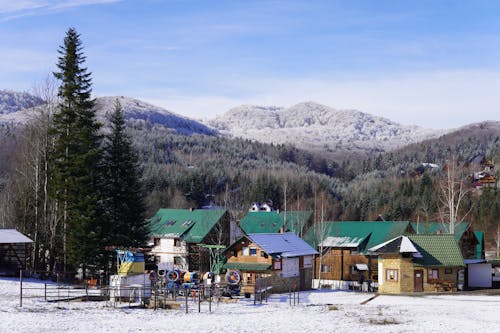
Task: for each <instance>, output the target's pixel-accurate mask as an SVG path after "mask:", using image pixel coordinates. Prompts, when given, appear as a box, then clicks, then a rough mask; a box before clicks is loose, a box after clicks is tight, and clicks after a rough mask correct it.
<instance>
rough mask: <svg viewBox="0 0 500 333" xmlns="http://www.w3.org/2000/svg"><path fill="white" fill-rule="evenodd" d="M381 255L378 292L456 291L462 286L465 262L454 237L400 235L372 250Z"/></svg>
mask: <svg viewBox="0 0 500 333" xmlns="http://www.w3.org/2000/svg"><path fill="white" fill-rule="evenodd" d="M369 251H370V252H373V253H377V254H378V291H379V292H380V293H411V292H438V291H454V290H456V289H457V286H458V285H459V284H460V283H463V269H464V266H465V265H464V259H463V257H462V254H461V251H460V248H459V247H458V244H457V241H456V240H455V237H454V236H453V235H450V234H441V235H408V236H399V237H396V238H395V239H392V240H389V241H387V242H385V243H382V244H379V245H377V246H374V247H372V248H370V249H369Z"/></svg>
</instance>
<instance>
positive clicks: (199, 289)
mask: <svg viewBox="0 0 500 333" xmlns="http://www.w3.org/2000/svg"><path fill="white" fill-rule="evenodd" d="M202 288H203V286H201V287H200V288H198V313H200V312H201V292H200V291H201V290H202ZM203 291H204V290H203Z"/></svg>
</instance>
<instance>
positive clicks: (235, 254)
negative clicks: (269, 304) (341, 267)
mask: <svg viewBox="0 0 500 333" xmlns="http://www.w3.org/2000/svg"><path fill="white" fill-rule="evenodd" d="M317 253H318V252H317V251H316V250H314V249H313V248H312V247H311V246H309V245H308V244H307V243H306V242H304V241H303V240H302V239H300V238H299V237H298V236H297V235H295V234H294V233H293V232H287V233H260V234H249V235H247V236H243V237H241V238H240V239H239V240H237V241H236V242H234V243H233V244H231V246H229V247H228V248H227V249H226V250H225V251H224V254H225V256H226V258H227V262H226V264H225V265H224V268H226V269H228V270H231V269H237V270H239V271H240V272H241V273H242V278H243V286H242V290H243V291H244V292H246V293H253V292H254V286H255V284H256V283H257V282H258V279H261V278H268V279H270V280H271V284H272V285H273V291H274V292H280V291H287V290H288V288H289V287H290V286H292V285H296V286H298V287H299V288H300V290H307V289H310V288H311V282H312V273H313V271H312V269H313V259H314V256H315V255H316V254H317Z"/></svg>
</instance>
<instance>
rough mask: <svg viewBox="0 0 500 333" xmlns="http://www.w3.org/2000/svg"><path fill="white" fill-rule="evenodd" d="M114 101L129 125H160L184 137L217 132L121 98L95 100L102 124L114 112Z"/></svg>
mask: <svg viewBox="0 0 500 333" xmlns="http://www.w3.org/2000/svg"><path fill="white" fill-rule="evenodd" d="M116 100H118V101H119V102H120V104H121V106H122V109H123V113H124V115H125V119H126V120H127V122H128V123H129V124H138V123H148V124H151V125H160V126H164V127H168V128H170V129H173V130H175V131H176V132H177V133H179V134H185V135H191V134H206V135H214V134H216V133H217V131H215V130H213V129H211V128H209V127H208V126H206V125H204V124H202V123H200V122H198V121H196V120H193V119H190V118H187V117H184V116H181V115H178V114H175V113H173V112H171V111H168V110H165V109H163V108H161V107H159V106H155V105H152V104H149V103H146V102H143V101H141V100H138V99H134V98H130V97H123V96H106V97H99V98H97V100H96V108H97V115H98V118H100V120H101V121H102V122H103V123H105V118H106V117H107V115H108V114H110V113H111V112H113V111H114V109H115V102H116Z"/></svg>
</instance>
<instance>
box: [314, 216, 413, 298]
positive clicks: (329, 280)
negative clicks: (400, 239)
mask: <svg viewBox="0 0 500 333" xmlns="http://www.w3.org/2000/svg"><path fill="white" fill-rule="evenodd" d="M319 229H322V230H323V232H318V230H319ZM411 233H414V231H413V229H412V227H411V224H410V222H407V221H402V222H399V221H397V222H394V221H373V222H368V221H342V222H324V225H323V226H320V227H319V228H317V227H316V226H315V227H313V228H310V229H309V230H308V232H307V233H306V235H305V237H304V239H305V240H306V242H307V243H308V244H310V245H312V246H313V247H315V248H317V249H318V250H319V251H320V252H321V253H322V255H321V256H317V257H316V262H315V279H316V280H315V283H317V284H318V285H317V286H318V287H320V286H329V287H332V288H335V289H348V288H352V286H353V285H355V284H356V283H357V282H359V281H360V280H364V281H367V280H368V279H371V280H372V281H377V280H378V268H377V267H378V266H377V256H376V255H373V254H372V253H370V252H368V251H367V250H368V249H369V248H370V247H373V246H375V245H378V244H380V243H383V242H385V241H387V240H390V239H393V238H395V237H397V236H400V235H405V234H411ZM319 280H321V281H319Z"/></svg>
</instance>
